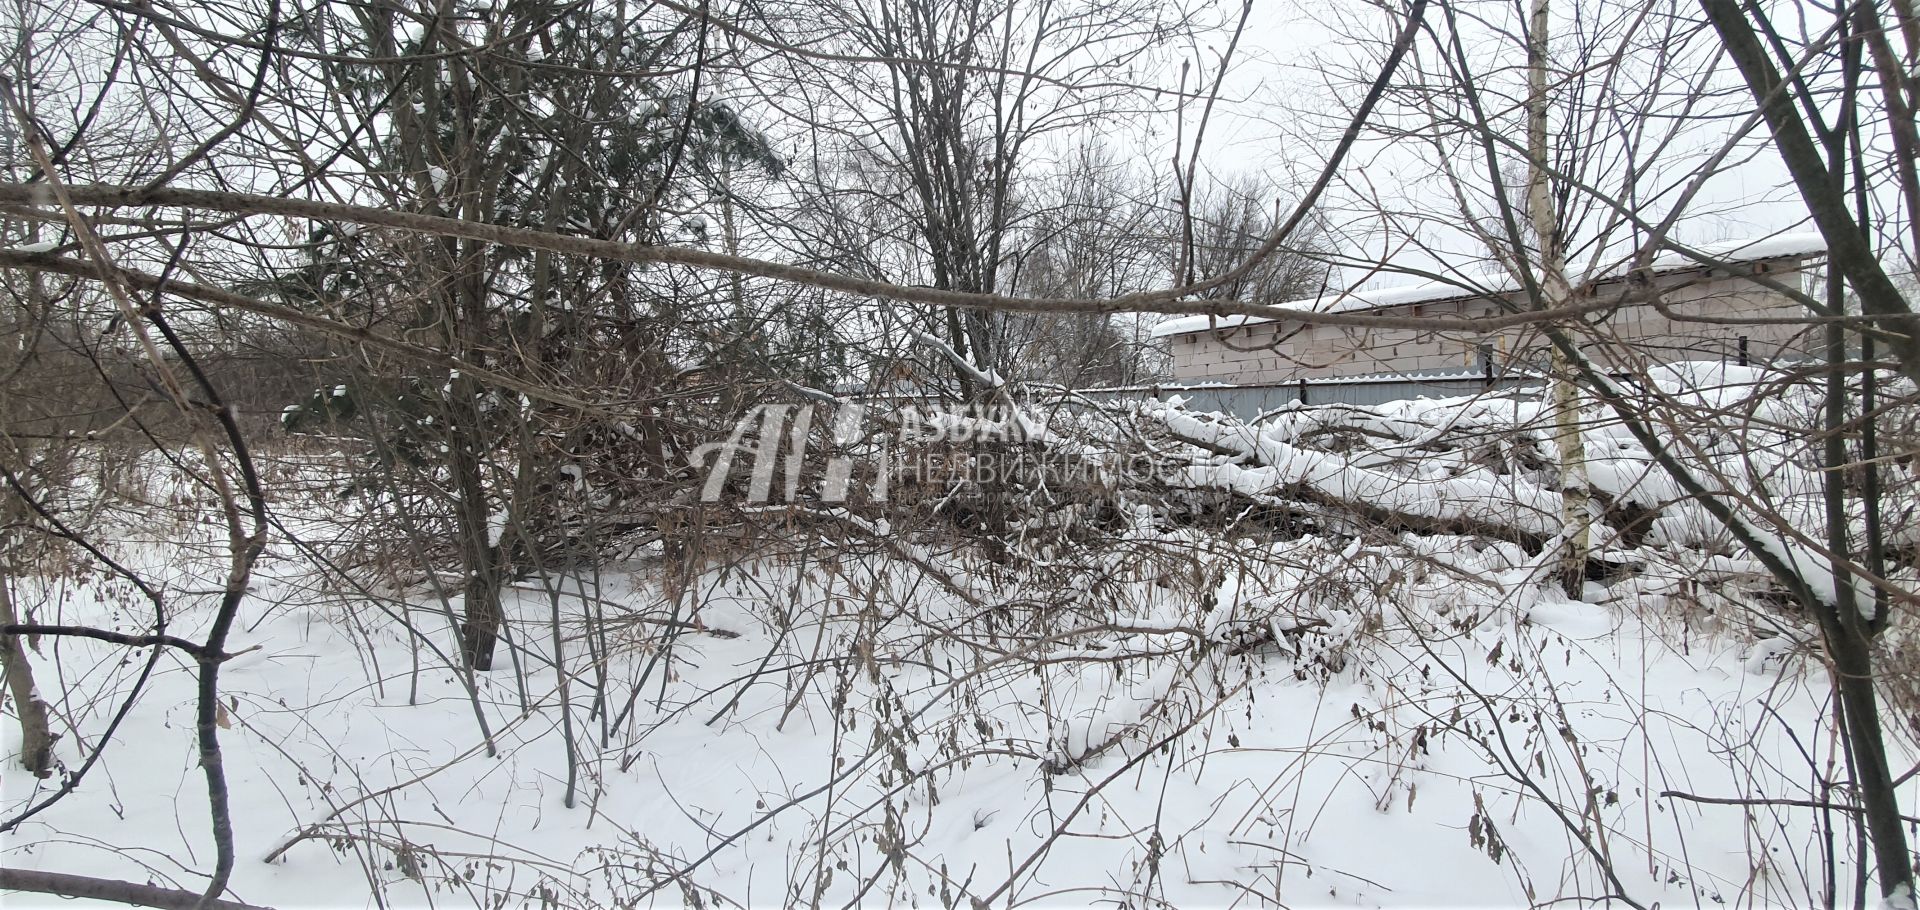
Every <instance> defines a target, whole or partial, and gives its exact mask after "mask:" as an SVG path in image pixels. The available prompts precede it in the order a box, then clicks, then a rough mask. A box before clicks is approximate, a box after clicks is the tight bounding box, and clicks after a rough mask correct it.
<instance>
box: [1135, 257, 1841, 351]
mask: <svg viewBox="0 0 1920 910" xmlns="http://www.w3.org/2000/svg"><path fill="white" fill-rule="evenodd" d="M1695 249H1696V250H1697V251H1698V252H1699V253H1700V254H1701V255H1702V256H1704V257H1706V258H1708V259H1716V260H1720V261H1723V262H1729V263H1745V262H1761V261H1765V260H1769V259H1793V258H1802V259H1804V258H1809V257H1813V256H1818V255H1821V254H1824V253H1826V251H1827V241H1826V238H1824V237H1822V236H1820V235H1819V234H1818V233H1813V232H1807V233H1794V234H1769V235H1767V236H1765V237H1761V238H1757V239H1746V240H1735V241H1728V242H1723V243H1710V244H1702V245H1700V246H1698V247H1695ZM1701 267H1702V266H1701V264H1700V263H1699V262H1698V261H1697V260H1695V259H1694V258H1693V257H1691V256H1685V255H1682V254H1680V253H1673V252H1669V253H1663V254H1661V255H1659V256H1656V257H1654V260H1653V263H1652V266H1651V268H1652V270H1653V272H1654V273H1655V274H1662V273H1667V272H1675V271H1683V270H1686V269H1693V268H1701ZM1620 277H1622V276H1621V275H1618V274H1614V275H1606V276H1601V277H1600V278H1598V279H1585V280H1600V281H1607V280H1613V279H1618V278H1620ZM1462 284H1476V285H1479V286H1480V287H1482V288H1484V289H1485V291H1484V293H1483V292H1481V291H1469V290H1464V289H1462V288H1461V287H1460V285H1462ZM1519 289H1520V284H1519V282H1518V281H1516V280H1515V279H1514V277H1513V276H1512V275H1511V274H1509V273H1507V272H1506V270H1505V269H1497V270H1490V271H1482V272H1479V273H1475V274H1462V275H1461V276H1460V280H1459V281H1423V282H1420V283H1418V284H1409V285H1402V286H1400V287H1392V288H1382V289H1380V290H1376V291H1347V292H1344V293H1339V294H1328V295H1322V296H1319V297H1308V298H1305V299H1302V300H1291V301H1288V302H1286V303H1282V304H1279V306H1280V307H1281V308H1283V309H1290V310H1298V311H1300V312H1302V313H1351V312H1356V311H1364V310H1377V309H1382V308H1385V307H1391V306H1405V305H1407V304H1410V303H1428V302H1432V301H1436V300H1456V299H1459V298H1463V297H1479V296H1484V294H1506V293H1511V292H1513V291H1517V290H1519ZM1272 321H1273V320H1272V319H1271V318H1269V317H1266V316H1246V315H1231V316H1206V315H1201V316H1177V317H1175V318H1172V319H1167V320H1163V321H1161V322H1160V324H1159V325H1156V326H1154V327H1153V332H1152V336H1153V337H1155V338H1165V337H1168V336H1170V335H1186V334H1189V333H1192V332H1205V331H1208V330H1212V329H1226V328H1233V327H1235V326H1242V325H1257V324H1259V323H1263V322H1272Z"/></svg>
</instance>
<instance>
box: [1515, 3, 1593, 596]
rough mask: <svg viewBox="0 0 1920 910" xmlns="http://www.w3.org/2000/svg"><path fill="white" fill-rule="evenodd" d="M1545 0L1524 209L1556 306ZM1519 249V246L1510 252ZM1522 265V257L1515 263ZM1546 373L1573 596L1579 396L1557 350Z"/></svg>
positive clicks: (1564, 295)
mask: <svg viewBox="0 0 1920 910" xmlns="http://www.w3.org/2000/svg"><path fill="white" fill-rule="evenodd" d="M1548 3H1549V0H1533V9H1532V19H1531V23H1530V25H1529V29H1528V33H1527V214H1528V216H1529V217H1530V218H1531V219H1532V221H1533V233H1534V236H1535V238H1536V239H1537V241H1538V242H1539V245H1540V261H1539V274H1540V298H1541V299H1539V300H1537V301H1535V303H1536V304H1537V305H1538V306H1539V307H1540V308H1542V309H1549V310H1551V309H1557V308H1559V307H1561V306H1564V305H1565V304H1566V303H1567V301H1568V299H1569V298H1570V297H1572V293H1571V289H1570V288H1569V287H1568V285H1567V268H1566V256H1565V253H1564V251H1562V250H1561V238H1560V226H1559V219H1558V218H1557V217H1555V213H1554V210H1553V194H1552V193H1551V192H1550V190H1549V187H1548V185H1547V170H1548V163H1549V162H1548V161H1547V50H1548V48H1547V32H1548V24H1549V20H1548ZM1516 252H1521V251H1516ZM1515 265H1516V266H1517V267H1520V268H1526V267H1527V265H1526V264H1525V263H1523V262H1516V263H1515ZM1551 364H1552V365H1551V367H1550V368H1549V372H1550V374H1551V376H1552V380H1551V381H1552V383H1553V442H1554V446H1555V448H1557V449H1558V450H1559V456H1560V503H1561V510H1560V520H1561V526H1562V528H1563V530H1562V532H1561V534H1562V536H1563V538H1564V543H1563V544H1562V547H1561V551H1560V579H1561V586H1562V587H1564V588H1565V589H1566V591H1567V594H1568V596H1571V597H1579V596H1580V590H1581V587H1582V586H1583V585H1584V584H1585V582H1586V568H1587V551H1588V550H1589V549H1591V537H1590V534H1591V532H1590V530H1589V527H1588V520H1587V502H1588V499H1589V498H1590V496H1589V493H1588V483H1587V447H1586V443H1585V442H1584V441H1583V440H1582V439H1581V437H1580V396H1579V389H1578V388H1577V387H1576V386H1575V385H1574V380H1573V377H1574V370H1573V365H1572V364H1571V363H1569V362H1568V361H1567V358H1566V356H1565V355H1564V354H1563V353H1562V352H1561V351H1560V350H1559V349H1558V348H1555V349H1554V351H1553V358H1552V361H1551Z"/></svg>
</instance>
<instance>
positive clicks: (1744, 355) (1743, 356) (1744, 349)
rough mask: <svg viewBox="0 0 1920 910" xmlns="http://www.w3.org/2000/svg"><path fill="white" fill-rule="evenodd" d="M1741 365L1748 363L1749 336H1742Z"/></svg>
mask: <svg viewBox="0 0 1920 910" xmlns="http://www.w3.org/2000/svg"><path fill="white" fill-rule="evenodd" d="M1740 365H1741V366H1746V365H1747V336H1745V335H1742V336H1740Z"/></svg>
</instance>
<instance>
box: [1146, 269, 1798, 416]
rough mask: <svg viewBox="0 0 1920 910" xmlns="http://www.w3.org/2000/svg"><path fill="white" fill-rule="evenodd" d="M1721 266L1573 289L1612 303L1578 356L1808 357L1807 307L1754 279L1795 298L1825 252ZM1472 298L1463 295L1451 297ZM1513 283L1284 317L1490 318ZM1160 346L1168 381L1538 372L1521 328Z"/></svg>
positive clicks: (1316, 302)
mask: <svg viewBox="0 0 1920 910" xmlns="http://www.w3.org/2000/svg"><path fill="white" fill-rule="evenodd" d="M1701 251H1702V252H1703V253H1706V254H1707V255H1708V257H1709V258H1712V259H1714V260H1715V261H1716V262H1718V263H1719V264H1718V265H1717V266H1715V267H1712V268H1708V267H1705V266H1702V265H1700V264H1699V263H1697V262H1695V261H1694V260H1691V259H1680V258H1677V257H1662V258H1661V259H1658V260H1655V262H1654V264H1653V266H1652V267H1651V268H1649V269H1648V270H1647V271H1646V272H1644V273H1641V274H1640V275H1638V276H1635V277H1632V278H1629V277H1627V276H1625V275H1611V276H1605V277H1601V278H1598V279H1594V280H1589V281H1586V282H1584V283H1582V284H1581V285H1579V286H1578V287H1576V289H1575V295H1576V298H1577V299H1578V300H1581V301H1593V300H1599V301H1603V302H1611V303H1613V304H1614V306H1613V307H1612V308H1609V309H1605V310H1601V311H1598V312H1595V313H1593V314H1591V315H1589V316H1588V317H1586V319H1585V320H1584V321H1585V324H1584V325H1582V326H1578V327H1576V328H1577V332H1576V333H1577V335H1578V336H1579V337H1580V338H1581V340H1582V345H1583V349H1584V350H1585V351H1586V352H1587V354H1588V356H1590V357H1593V358H1594V359H1595V360H1596V361H1598V362H1600V363H1602V364H1605V365H1608V366H1626V365H1629V364H1631V363H1636V362H1645V361H1648V360H1651V361H1656V362H1672V361H1679V360H1740V361H1752V362H1767V361H1773V360H1778V359H1791V358H1797V357H1802V356H1807V355H1808V354H1809V353H1811V352H1812V351H1813V350H1814V347H1815V345H1817V344H1818V342H1819V338H1818V332H1817V331H1816V330H1813V328H1812V327H1811V326H1809V325H1808V324H1805V323H1798V324H1796V323H1795V322H1794V321H1793V320H1797V319H1804V318H1805V317H1806V315H1807V311H1806V309H1805V307H1803V306H1802V305H1801V304H1799V303H1797V302H1795V301H1794V300H1793V299H1792V298H1790V297H1788V296H1786V295H1785V294H1782V293H1780V292H1779V291H1777V290H1775V289H1772V288H1769V287H1766V286H1765V285H1763V284H1760V283H1757V282H1756V281H1755V276H1764V278H1766V279H1769V280H1771V281H1773V282H1776V283H1778V284H1780V285H1784V286H1786V287H1789V288H1796V289H1798V288H1800V287H1801V286H1802V284H1803V283H1804V281H1805V278H1806V276H1807V269H1808V267H1809V266H1810V265H1813V264H1815V263H1816V261H1817V260H1819V259H1821V258H1822V257H1823V256H1824V255H1825V252H1826V245H1825V243H1824V241H1822V240H1821V239H1820V237H1819V236H1818V235H1817V234H1815V235H1807V234H1794V235H1776V236H1773V237H1769V238H1766V239H1764V240H1759V241H1745V242H1739V243H1730V244H1717V245H1714V246H1712V247H1705V248H1702V250H1701ZM1461 285H1468V286H1471V287H1475V288H1479V289H1481V290H1478V291H1469V290H1466V289H1464V288H1463V287H1461ZM1524 299H1525V291H1524V290H1522V289H1521V288H1520V287H1519V286H1518V284H1517V282H1515V281H1514V280H1513V279H1512V278H1511V277H1510V276H1499V277H1486V276H1482V277H1479V278H1477V279H1473V280H1462V281H1458V282H1429V283H1425V284H1418V285H1411V286H1407V287H1398V288H1389V289H1385V290H1377V291H1352V292H1347V293H1344V294H1338V293H1329V294H1326V295H1323V296H1321V297H1318V298H1312V299H1307V300H1297V301H1293V302H1291V303H1287V304H1283V306H1285V307H1287V308H1289V309H1295V310H1301V311H1304V312H1321V313H1335V312H1337V313H1380V314H1391V315H1397V316H1416V317H1436V318H1444V317H1455V318H1458V317H1461V316H1470V317H1476V316H1490V315H1495V314H1497V313H1501V312H1506V311H1509V310H1513V309H1524V308H1525V304H1524V303H1522V301H1523V300H1524ZM1153 334H1154V336H1155V337H1158V338H1167V339H1170V342H1169V343H1170V344H1171V346H1172V351H1171V353H1172V361H1173V375H1174V378H1175V380H1177V381H1183V382H1196V383H1232V384H1260V385H1266V384H1274V383H1285V382H1297V381H1299V380H1325V379H1344V378H1351V377H1360V376H1373V375H1391V376H1406V377H1448V376H1464V375H1475V374H1485V375H1493V374H1504V373H1506V372H1508V371H1510V370H1512V369H1514V368H1516V367H1520V368H1525V367H1532V366H1540V365H1544V363H1545V360H1546V356H1547V354H1546V339H1545V338H1544V337H1542V336H1541V334H1540V332H1539V331H1538V329H1536V328H1534V327H1532V326H1521V327H1516V328H1511V329H1507V330H1503V331H1501V332H1498V333H1493V334H1479V333H1469V332H1448V331H1420V330H1413V329H1387V328H1367V327H1360V326H1333V325H1313V324H1309V323H1306V322H1304V321H1300V320H1293V319H1277V320H1275V319H1259V318H1238V317H1208V316H1185V317H1179V318H1175V319H1170V320H1166V321H1164V322H1162V323H1161V324H1160V325H1158V326H1157V327H1155V328H1154V331H1153Z"/></svg>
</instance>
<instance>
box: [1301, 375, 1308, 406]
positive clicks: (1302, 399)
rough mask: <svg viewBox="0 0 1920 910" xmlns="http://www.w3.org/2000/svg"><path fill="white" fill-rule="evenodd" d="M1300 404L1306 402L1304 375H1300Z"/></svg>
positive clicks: (1304, 404)
mask: <svg viewBox="0 0 1920 910" xmlns="http://www.w3.org/2000/svg"><path fill="white" fill-rule="evenodd" d="M1300 404H1301V406H1302V407H1305V406H1306V404H1307V377H1305V376H1302V377H1300Z"/></svg>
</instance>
